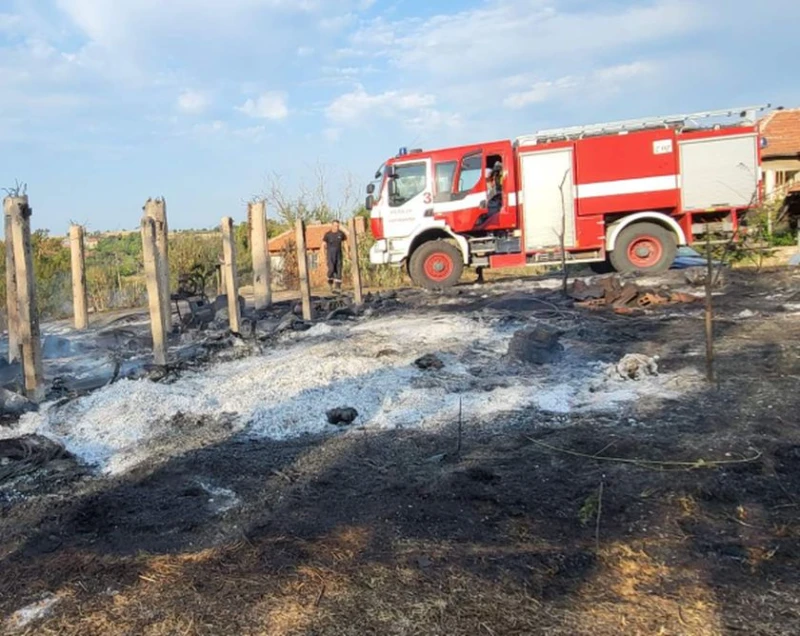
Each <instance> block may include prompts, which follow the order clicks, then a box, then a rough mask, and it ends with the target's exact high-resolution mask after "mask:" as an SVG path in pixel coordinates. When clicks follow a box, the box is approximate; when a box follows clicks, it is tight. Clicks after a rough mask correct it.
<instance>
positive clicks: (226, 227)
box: [3, 195, 363, 401]
mask: <svg viewBox="0 0 800 636" xmlns="http://www.w3.org/2000/svg"><path fill="white" fill-rule="evenodd" d="M3 210H4V213H5V239H6V289H7V313H8V360H9V362H13V361H16V360H21V362H22V369H23V375H24V383H25V392H26V394H27V396H28V397H29V398H30V399H32V400H34V401H41V400H42V399H43V398H44V392H45V391H44V372H43V362H42V346H41V332H40V326H39V315H38V311H37V304H36V282H35V277H34V272H33V256H32V251H31V223H30V217H31V212H32V211H31V208H30V206H29V203H28V197H27V196H26V195H23V196H9V197H6V199H5V200H4V202H3ZM247 217H248V227H249V230H250V237H249V238H250V249H251V251H252V260H253V301H254V305H255V309H256V311H258V310H263V309H265V308H267V307H269V306H270V305H271V304H272V286H271V271H270V257H269V249H268V239H267V215H266V204H265V202H264V201H256V202H253V203H250V204H248V210H247ZM233 230H234V224H233V219H232V218H231V217H224V218H223V219H222V251H223V265H222V278H223V281H224V288H225V290H226V291H227V299H228V317H229V326H230V330H231V331H232V332H233V333H237V334H238V333H239V332H240V330H241V322H242V316H241V311H240V305H239V281H238V275H237V269H236V241H235V237H234V231H233ZM295 232H296V235H295V242H296V246H297V262H298V274H299V278H300V295H301V303H302V312H303V319H304V320H309V321H310V320H313V319H314V306H313V304H312V301H311V281H310V278H309V267H308V255H307V253H306V239H305V236H306V230H305V223H304V222H303V221H302V220H298V221H297V223H296V226H295ZM141 235H142V256H143V260H144V271H145V278H146V282H147V297H148V306H149V311H150V327H151V332H152V336H153V360H154V362H155V364H157V365H162V366H163V365H166V364H167V362H168V355H167V353H168V349H167V346H168V343H167V339H168V335H169V333H170V331H171V330H172V304H171V302H172V300H171V295H170V285H169V280H170V272H169V240H168V238H169V228H168V224H167V206H166V202H165V201H164V199H148V200H147V202H146V203H145V205H144V215H143V216H142V220H141ZM348 239H349V247H350V257H351V269H352V278H353V294H354V302H355V305H356V306H360V305H361V304H362V303H363V290H362V283H361V271H360V269H359V260H358V237H357V235H356V224H355V219H350V221H349V224H348ZM69 243H70V250H71V257H72V258H71V265H72V296H73V309H74V320H75V328H76V329H78V330H84V329H87V328H88V327H89V307H88V296H87V289H86V247H85V236H84V228H83V227H82V226H80V225H75V224H73V225H72V226H71V227H70V231H69Z"/></svg>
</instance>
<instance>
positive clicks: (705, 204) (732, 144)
mask: <svg viewBox="0 0 800 636" xmlns="http://www.w3.org/2000/svg"><path fill="white" fill-rule="evenodd" d="M678 145H679V147H680V157H681V179H682V182H683V188H682V197H683V209H684V210H705V209H708V208H722V207H724V208H738V207H747V206H750V205H753V204H754V202H755V201H756V200H757V198H756V193H757V188H758V143H757V140H756V136H755V135H738V136H735V137H731V136H728V137H706V138H701V139H692V140H687V141H681V142H679V144H678Z"/></svg>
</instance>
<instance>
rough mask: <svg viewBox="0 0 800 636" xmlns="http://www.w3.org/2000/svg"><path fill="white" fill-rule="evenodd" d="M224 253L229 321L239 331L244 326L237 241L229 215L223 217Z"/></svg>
mask: <svg viewBox="0 0 800 636" xmlns="http://www.w3.org/2000/svg"><path fill="white" fill-rule="evenodd" d="M222 255H223V258H224V259H225V262H224V264H223V266H222V268H223V272H222V278H223V280H224V281H225V289H226V290H227V296H228V322H229V324H230V329H231V331H232V332H233V333H239V332H240V331H241V328H242V316H241V313H240V311H239V282H238V280H237V274H236V241H235V239H234V233H233V219H232V218H231V217H229V216H226V217H224V218H223V219H222Z"/></svg>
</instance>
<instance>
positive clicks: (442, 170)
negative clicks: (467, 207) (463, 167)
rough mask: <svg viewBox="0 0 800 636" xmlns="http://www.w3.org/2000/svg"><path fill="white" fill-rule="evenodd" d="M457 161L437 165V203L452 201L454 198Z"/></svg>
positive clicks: (435, 198) (435, 196)
mask: <svg viewBox="0 0 800 636" xmlns="http://www.w3.org/2000/svg"><path fill="white" fill-rule="evenodd" d="M457 166H458V163H457V162H455V161H445V162H443V163H437V164H436V194H435V195H434V200H435V201H450V200H451V199H452V198H453V197H452V195H453V181H454V180H455V178H456V167H457Z"/></svg>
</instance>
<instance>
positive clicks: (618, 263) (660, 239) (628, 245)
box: [609, 223, 678, 274]
mask: <svg viewBox="0 0 800 636" xmlns="http://www.w3.org/2000/svg"><path fill="white" fill-rule="evenodd" d="M677 253H678V244H677V241H676V240H675V235H674V234H673V233H672V232H670V231H669V230H668V229H666V228H664V227H662V226H660V225H657V224H656V223H633V224H631V225H629V226H628V227H626V228H625V229H624V230H622V232H620V233H619V236H618V237H617V242H616V245H614V251H613V252H611V255H610V258H609V260H610V261H611V264H612V265H613V266H614V269H615V270H617V271H618V272H622V273H627V272H642V273H645V274H658V273H660V272H665V271H667V270H668V269H669V268H670V266H671V265H672V262H673V261H674V260H675V255H676V254H677Z"/></svg>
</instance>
